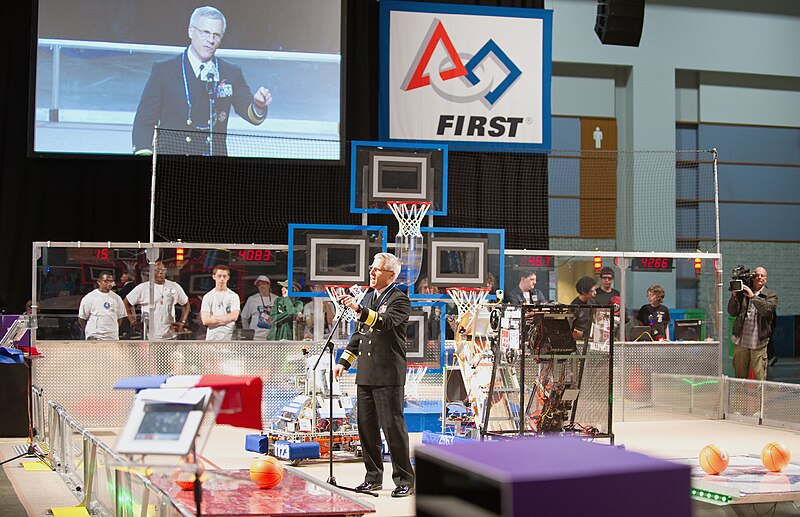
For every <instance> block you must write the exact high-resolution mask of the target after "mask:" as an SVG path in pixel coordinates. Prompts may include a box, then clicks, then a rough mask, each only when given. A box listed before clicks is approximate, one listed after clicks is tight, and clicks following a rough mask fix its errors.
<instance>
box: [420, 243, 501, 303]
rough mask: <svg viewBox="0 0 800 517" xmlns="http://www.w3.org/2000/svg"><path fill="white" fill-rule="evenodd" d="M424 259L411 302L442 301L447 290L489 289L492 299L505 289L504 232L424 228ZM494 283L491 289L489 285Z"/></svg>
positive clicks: (445, 297) (445, 296) (446, 297)
mask: <svg viewBox="0 0 800 517" xmlns="http://www.w3.org/2000/svg"><path fill="white" fill-rule="evenodd" d="M420 230H421V232H422V235H423V237H424V245H423V250H424V251H423V255H422V256H423V260H422V266H421V272H420V275H419V279H417V281H416V282H415V283H414V284H413V286H412V287H411V289H410V290H409V294H410V296H411V298H412V299H414V298H417V299H419V298H425V299H443V300H448V299H449V297H448V295H447V294H446V293H445V289H446V288H447V287H490V295H489V298H493V297H494V292H495V290H496V289H502V286H503V275H504V272H503V269H504V268H503V267H502V265H503V255H504V252H505V230H502V229H495V228H432V227H422V228H421V229H420ZM490 283H491V284H492V285H491V286H490V285H489V284H490Z"/></svg>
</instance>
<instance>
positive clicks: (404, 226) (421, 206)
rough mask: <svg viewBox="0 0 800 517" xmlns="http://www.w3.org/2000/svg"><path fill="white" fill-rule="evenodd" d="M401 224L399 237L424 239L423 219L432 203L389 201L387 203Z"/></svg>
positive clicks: (398, 232)
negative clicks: (422, 230)
mask: <svg viewBox="0 0 800 517" xmlns="http://www.w3.org/2000/svg"><path fill="white" fill-rule="evenodd" d="M386 204H387V205H389V208H390V209H391V210H392V213H393V214H394V216H395V217H396V218H397V222H398V223H400V228H399V229H398V231H397V235H404V236H406V237H422V232H421V231H420V230H419V227H420V225H421V224H422V219H423V218H424V217H425V214H426V213H427V212H428V209H429V208H430V207H431V203H430V201H388V202H387V203H386Z"/></svg>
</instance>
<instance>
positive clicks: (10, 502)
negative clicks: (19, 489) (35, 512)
mask: <svg viewBox="0 0 800 517" xmlns="http://www.w3.org/2000/svg"><path fill="white" fill-rule="evenodd" d="M0 515H2V516H3V517H27V515H28V512H27V511H26V510H25V507H24V506H22V503H21V502H20V501H19V498H18V497H17V493H16V492H15V491H14V487H13V486H12V485H11V481H10V480H9V479H8V476H7V475H6V471H5V469H3V468H2V467H0Z"/></svg>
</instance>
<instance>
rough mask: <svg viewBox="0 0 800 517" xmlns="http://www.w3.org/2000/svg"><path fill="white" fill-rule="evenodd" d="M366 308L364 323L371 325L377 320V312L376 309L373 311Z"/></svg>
mask: <svg viewBox="0 0 800 517" xmlns="http://www.w3.org/2000/svg"><path fill="white" fill-rule="evenodd" d="M367 310H368V311H369V312H368V313H367V318H366V319H365V320H364V323H365V324H366V325H369V326H370V327H371V326H373V325H375V322H377V321H378V313H377V312H376V311H373V310H372V309H367Z"/></svg>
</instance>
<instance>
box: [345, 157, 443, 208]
mask: <svg viewBox="0 0 800 517" xmlns="http://www.w3.org/2000/svg"><path fill="white" fill-rule="evenodd" d="M388 201H412V202H425V201H427V202H430V203H431V207H430V210H429V211H428V215H447V146H445V145H432V144H407V143H406V144H398V143H394V142H360V141H354V142H353V143H352V145H351V155H350V212H351V213H364V214H391V213H392V212H391V210H389V207H388V206H387V205H386V203H387V202H388Z"/></svg>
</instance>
